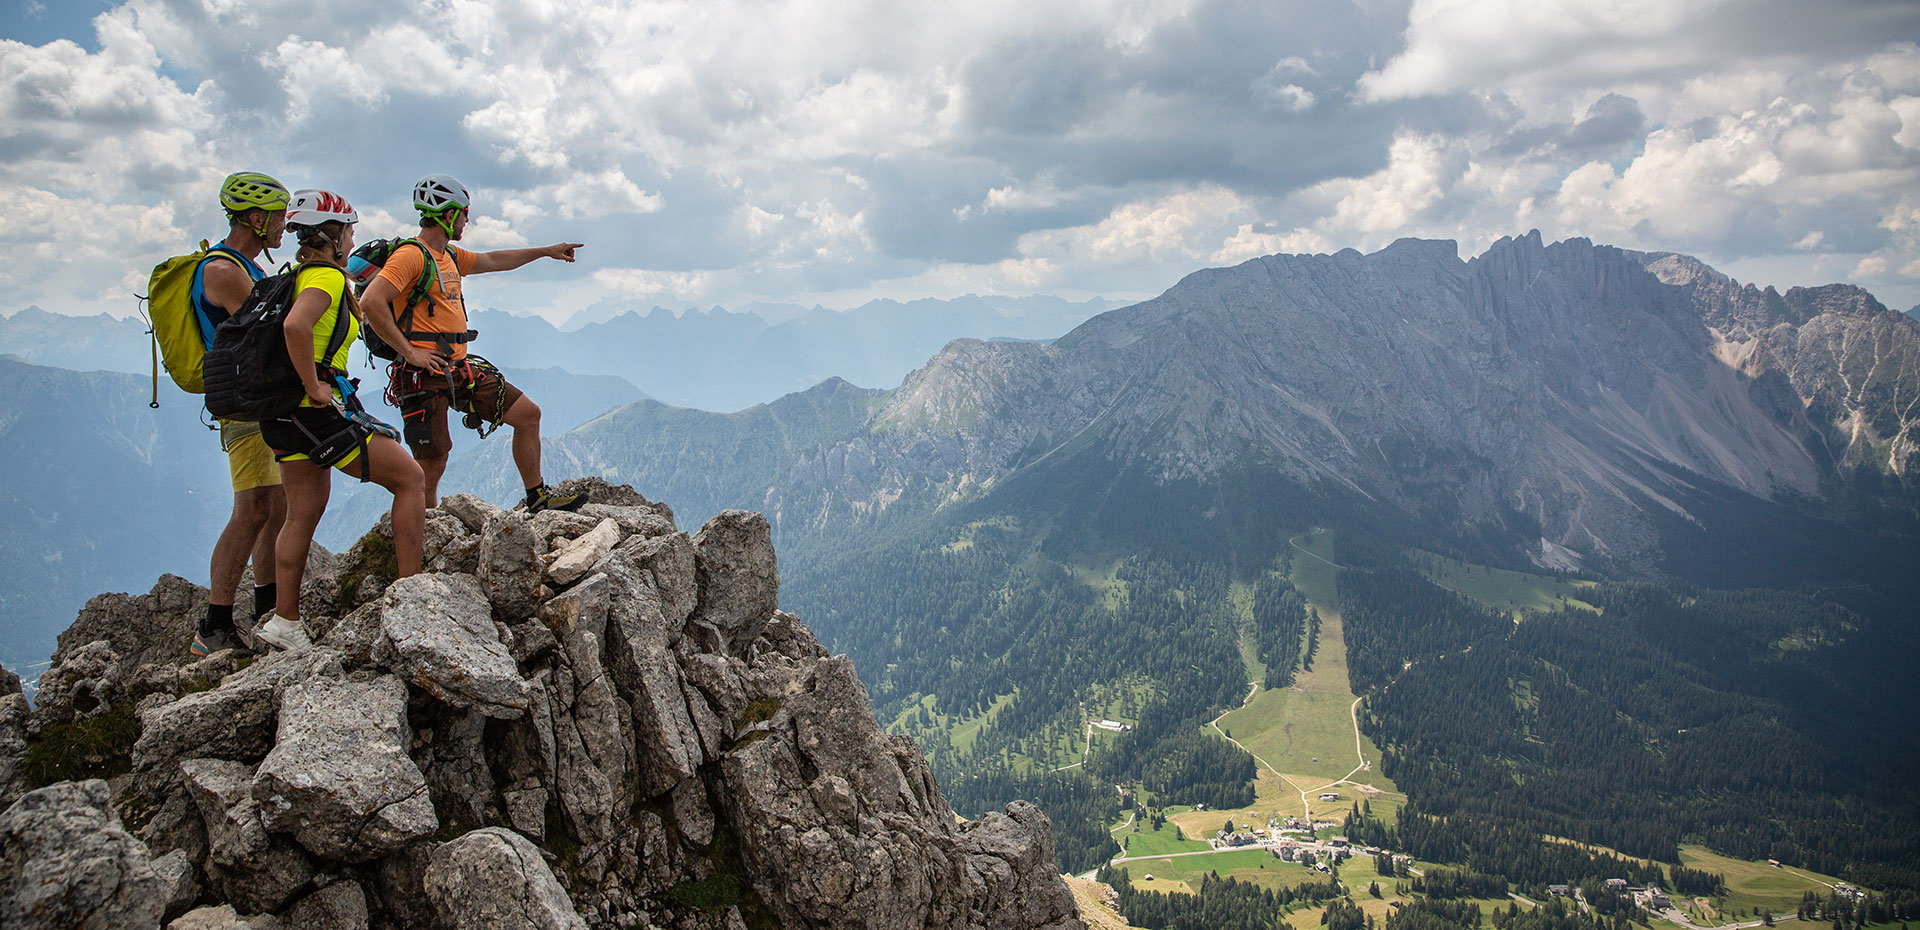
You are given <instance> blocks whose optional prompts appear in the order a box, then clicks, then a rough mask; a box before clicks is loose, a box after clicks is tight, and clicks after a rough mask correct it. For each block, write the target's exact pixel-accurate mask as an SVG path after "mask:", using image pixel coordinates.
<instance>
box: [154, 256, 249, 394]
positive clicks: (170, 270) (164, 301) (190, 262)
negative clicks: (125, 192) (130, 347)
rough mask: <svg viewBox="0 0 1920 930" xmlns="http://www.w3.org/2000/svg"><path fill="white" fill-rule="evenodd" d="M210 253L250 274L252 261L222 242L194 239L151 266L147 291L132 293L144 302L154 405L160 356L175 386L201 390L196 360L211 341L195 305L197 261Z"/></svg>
mask: <svg viewBox="0 0 1920 930" xmlns="http://www.w3.org/2000/svg"><path fill="white" fill-rule="evenodd" d="M212 259H221V260H224V261H230V262H233V263H234V264H236V265H239V266H240V267H241V269H242V270H246V271H247V272H248V275H249V276H252V274H253V272H252V270H251V269H252V265H253V263H252V262H249V261H247V260H246V258H245V257H244V256H242V255H241V254H240V253H239V252H236V251H234V250H233V249H231V248H228V247H227V246H226V245H225V244H221V245H215V246H212V247H209V246H208V245H207V242H206V240H204V239H202V240H200V249H199V251H197V252H193V253H190V254H187V255H176V256H174V257H172V258H169V259H167V260H166V261H163V262H161V263H160V264H158V265H155V266H153V275H152V276H151V277H149V278H148V279H147V292H146V293H145V294H139V295H136V296H138V297H139V298H140V300H141V302H142V303H144V304H145V310H144V311H143V313H142V316H144V317H145V318H146V320H147V334H148V335H150V336H152V337H153V400H152V401H151V402H150V403H149V404H148V406H150V407H158V406H160V363H161V361H162V360H163V359H164V360H165V361H166V365H167V374H168V375H169V376H171V377H172V378H173V383H174V384H177V385H179V386H180V390H183V391H186V392H187V393H189V394H204V393H206V385H205V383H204V382H203V381H202V380H201V375H200V360H201V357H202V356H205V355H206V354H207V349H208V348H209V347H210V346H212V345H213V326H214V324H213V321H212V320H209V319H207V317H206V315H205V314H203V313H201V312H200V310H199V304H200V301H199V299H198V298H199V297H200V296H201V294H200V274H199V271H200V266H201V265H203V264H205V263H206V262H207V261H209V260H212Z"/></svg>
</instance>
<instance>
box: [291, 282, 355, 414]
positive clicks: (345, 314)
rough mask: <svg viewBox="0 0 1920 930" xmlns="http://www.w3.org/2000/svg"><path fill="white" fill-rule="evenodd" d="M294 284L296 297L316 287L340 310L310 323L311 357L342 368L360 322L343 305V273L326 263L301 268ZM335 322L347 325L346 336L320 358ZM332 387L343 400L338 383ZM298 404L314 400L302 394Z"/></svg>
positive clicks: (344, 300)
mask: <svg viewBox="0 0 1920 930" xmlns="http://www.w3.org/2000/svg"><path fill="white" fill-rule="evenodd" d="M293 285H294V299H295V300H298V299H299V295H301V294H304V293H306V292H307V291H308V290H315V291H319V292H320V293H322V294H325V295H327V299H328V301H329V303H330V306H331V307H333V308H338V310H339V312H337V313H336V312H334V310H333V309H329V310H327V312H325V313H323V314H321V315H320V319H319V321H318V322H315V323H314V324H313V359H314V361H316V362H321V363H323V364H327V365H331V366H333V367H335V368H339V369H342V370H345V369H346V367H347V355H348V354H349V352H350V351H351V350H352V349H353V341H354V340H355V339H356V338H359V336H360V321H359V320H357V319H355V318H354V316H353V313H352V312H351V311H349V310H347V308H346V306H345V302H346V294H347V275H346V272H343V271H341V270H340V269H338V268H334V267H331V266H326V265H318V266H315V267H312V268H302V269H301V270H300V274H299V276H297V277H295V278H294V280H293ZM336 321H340V322H342V323H344V324H345V325H346V327H347V338H345V339H342V340H341V341H340V349H339V350H338V351H336V352H334V353H333V358H331V359H323V358H321V357H320V356H321V355H322V354H324V353H325V352H326V351H327V342H328V341H330V340H331V339H332V338H333V328H334V325H335V322H336ZM331 386H332V388H333V396H334V399H335V400H339V401H341V402H343V403H344V402H345V401H346V396H345V395H343V394H341V393H340V385H338V384H334V385H331ZM300 406H302V407H311V406H313V400H312V399H311V398H306V397H302V398H300Z"/></svg>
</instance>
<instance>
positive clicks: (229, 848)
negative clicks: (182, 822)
mask: <svg viewBox="0 0 1920 930" xmlns="http://www.w3.org/2000/svg"><path fill="white" fill-rule="evenodd" d="M253 777H254V775H253V769H252V767H250V766H247V765H244V764H242V763H239V762H230V761H225V760H219V759H189V760H187V761H185V762H182V763H181V764H180V778H181V781H182V783H183V784H184V785H185V786H186V788H187V792H188V794H189V795H190V796H191V797H192V798H193V801H194V803H195V805H197V806H198V807H199V808H200V814H201V817H202V818H203V822H204V823H205V825H206V835H207V859H206V870H207V881H208V883H209V884H211V885H212V886H213V890H214V893H215V895H216V896H217V897H218V898H219V899H220V900H223V901H228V902H231V903H233V904H235V905H237V906H239V907H240V909H241V910H243V911H245V912H247V913H260V912H264V911H272V910H277V909H279V908H280V907H282V906H283V905H285V904H286V903H287V902H288V901H290V900H292V899H293V898H294V896H296V895H298V894H299V893H300V892H301V891H302V890H304V889H305V888H306V887H307V885H308V883H309V882H310V881H312V879H313V876H314V864H313V862H312V860H310V859H308V858H307V855H306V854H305V853H303V852H302V851H301V850H300V849H299V847H297V846H296V845H294V843H293V842H292V841H291V840H287V839H284V838H282V837H276V836H273V835H270V834H269V833H268V832H267V829H266V825H265V824H264V823H263V822H262V821H261V810H260V804H259V802H258V801H256V800H254V798H253V794H252V790H253Z"/></svg>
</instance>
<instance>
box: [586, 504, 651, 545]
mask: <svg viewBox="0 0 1920 930" xmlns="http://www.w3.org/2000/svg"><path fill="white" fill-rule="evenodd" d="M669 513H671V511H669ZM580 515H581V516H585V517H591V518H593V519H595V520H613V521H614V522H616V523H619V524H620V535H622V536H641V537H653V536H665V535H667V534H668V533H671V532H673V531H674V526H673V518H672V516H661V515H660V514H659V513H658V512H657V511H655V510H654V508H653V507H652V506H645V507H622V506H618V505H615V504H587V505H585V506H583V507H581V508H580Z"/></svg>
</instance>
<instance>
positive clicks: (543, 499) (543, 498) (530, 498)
mask: <svg viewBox="0 0 1920 930" xmlns="http://www.w3.org/2000/svg"><path fill="white" fill-rule="evenodd" d="M586 502H587V496H586V495H585V494H561V493H559V492H557V491H555V490H554V489H553V487H552V486H551V485H545V484H543V485H541V486H539V487H537V488H534V489H533V490H531V491H528V492H527V515H528V516H532V515H533V514H536V513H539V512H540V511H542V510H579V509H580V505H582V504H584V503H586Z"/></svg>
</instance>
